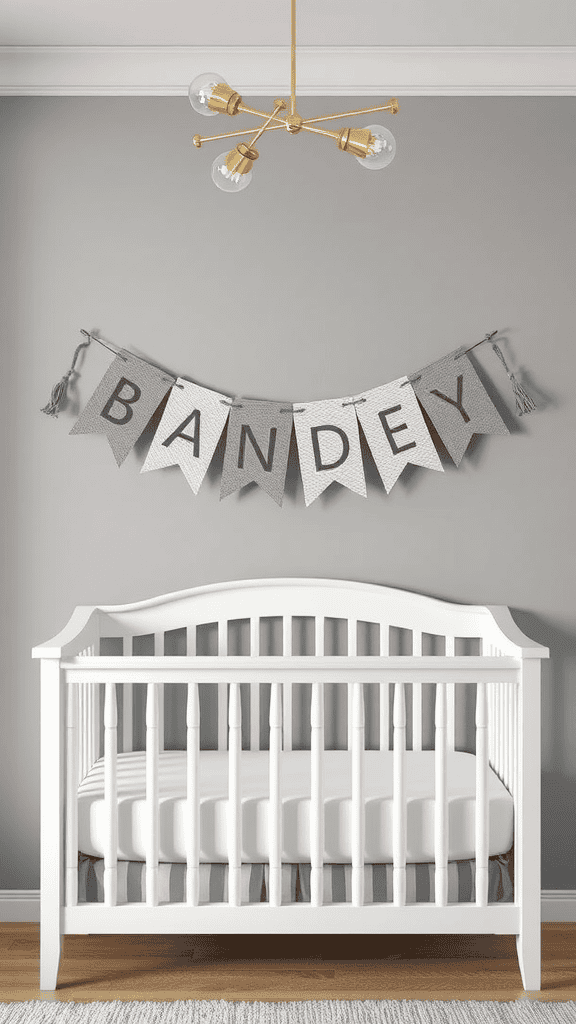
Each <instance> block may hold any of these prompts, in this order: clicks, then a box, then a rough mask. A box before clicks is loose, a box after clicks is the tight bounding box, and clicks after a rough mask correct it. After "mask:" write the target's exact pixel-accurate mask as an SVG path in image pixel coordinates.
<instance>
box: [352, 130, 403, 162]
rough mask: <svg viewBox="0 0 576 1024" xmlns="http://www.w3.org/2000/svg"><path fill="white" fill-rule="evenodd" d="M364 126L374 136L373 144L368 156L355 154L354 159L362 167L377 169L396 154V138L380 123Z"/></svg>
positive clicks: (390, 160) (391, 159)
mask: <svg viewBox="0 0 576 1024" xmlns="http://www.w3.org/2000/svg"><path fill="white" fill-rule="evenodd" d="M366 127H367V128H369V129H370V132H371V133H372V135H373V136H374V144H373V146H372V148H371V152H370V153H369V154H368V156H364V157H362V156H357V157H356V159H357V161H358V163H359V164H360V165H361V166H362V167H366V168H367V169H368V170H371V171H379V170H381V169H382V167H387V166H388V164H390V163H392V161H393V159H394V157H395V155H396V139H395V138H394V136H393V135H392V132H391V131H390V130H389V129H388V128H384V126H383V125H381V124H367V125H366Z"/></svg>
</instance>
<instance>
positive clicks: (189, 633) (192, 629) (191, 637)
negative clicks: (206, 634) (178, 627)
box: [186, 626, 196, 658]
mask: <svg viewBox="0 0 576 1024" xmlns="http://www.w3.org/2000/svg"><path fill="white" fill-rule="evenodd" d="M186 657H187V658H195V657H196V626H187V627H186Z"/></svg>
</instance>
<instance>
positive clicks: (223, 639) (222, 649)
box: [217, 620, 228, 750]
mask: <svg viewBox="0 0 576 1024" xmlns="http://www.w3.org/2000/svg"><path fill="white" fill-rule="evenodd" d="M227 654H228V622H227V621H226V620H224V621H221V622H219V623H218V656H219V657H220V658H225V657H226V655H227ZM217 685H218V750H226V743H227V741H228V708H227V706H226V705H227V700H228V684H227V683H218V684H217Z"/></svg>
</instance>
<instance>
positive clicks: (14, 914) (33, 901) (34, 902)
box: [0, 889, 40, 923]
mask: <svg viewBox="0 0 576 1024" xmlns="http://www.w3.org/2000/svg"><path fill="white" fill-rule="evenodd" d="M39 920H40V889H0V922H6V923H7V922H9V921H39Z"/></svg>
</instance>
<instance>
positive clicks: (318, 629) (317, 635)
mask: <svg viewBox="0 0 576 1024" xmlns="http://www.w3.org/2000/svg"><path fill="white" fill-rule="evenodd" d="M314 653H315V655H316V657H317V658H323V657H324V616H323V615H317V616H316V618H315V619H314Z"/></svg>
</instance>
